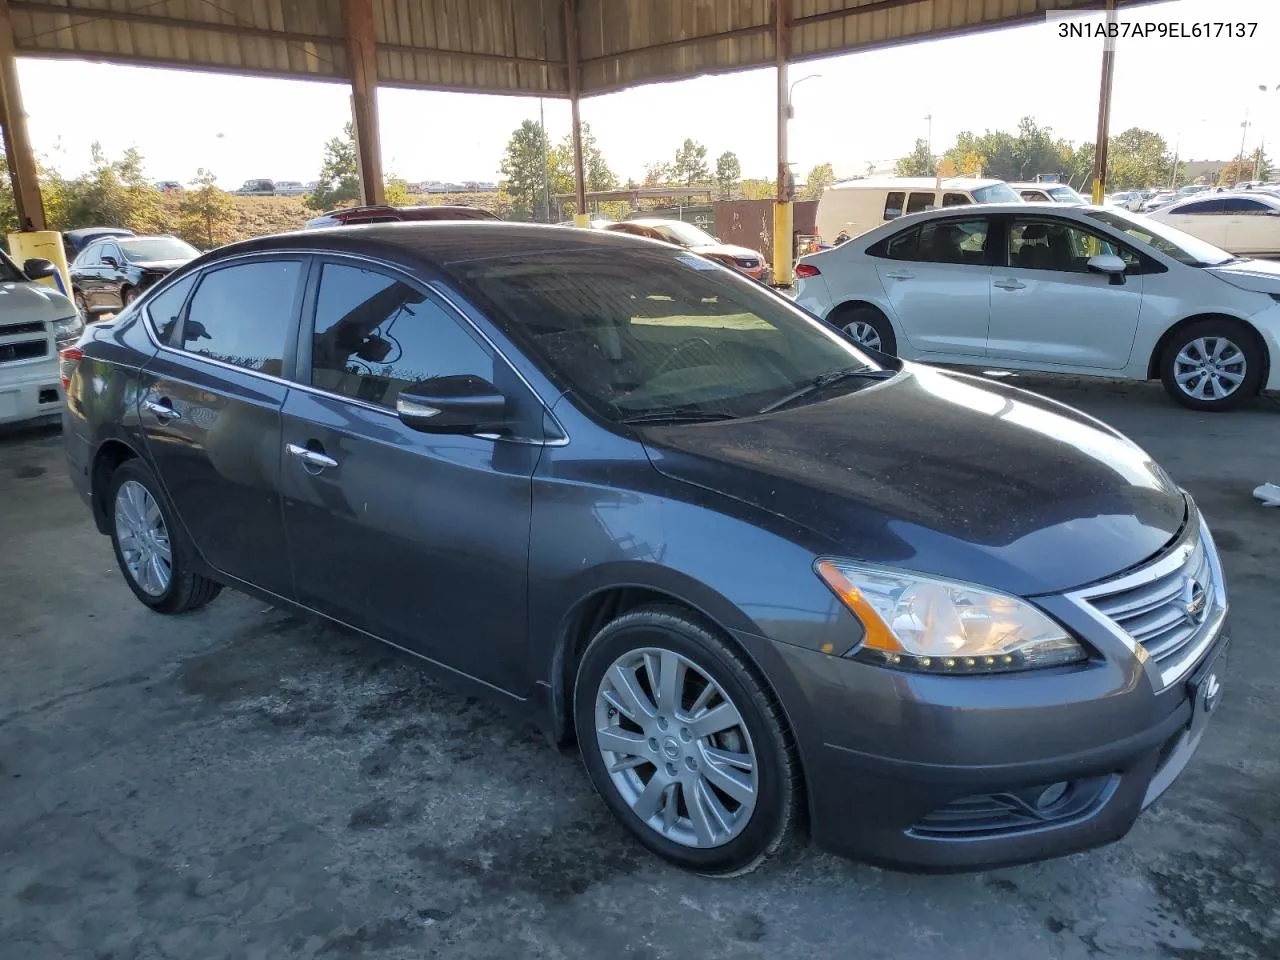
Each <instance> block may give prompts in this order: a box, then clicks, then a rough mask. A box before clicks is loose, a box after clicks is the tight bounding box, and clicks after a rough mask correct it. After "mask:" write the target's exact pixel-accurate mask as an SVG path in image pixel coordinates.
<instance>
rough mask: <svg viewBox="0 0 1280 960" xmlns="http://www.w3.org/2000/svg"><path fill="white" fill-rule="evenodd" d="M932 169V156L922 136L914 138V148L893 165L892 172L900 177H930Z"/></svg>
mask: <svg viewBox="0 0 1280 960" xmlns="http://www.w3.org/2000/svg"><path fill="white" fill-rule="evenodd" d="M933 170H934V157H933V154H932V153H930V152H929V144H928V142H927V141H926V140H925V139H924V138H923V137H921V138H920V139H918V140H916V145H915V148H914V149H913V150H912V151H911V152H910V153H909V154H907V155H906V156H905V157H903V158H902V159H901V160H899V161H898V163H897V165H896V166H895V167H894V173H896V174H897V175H898V176H900V177H932V176H933Z"/></svg>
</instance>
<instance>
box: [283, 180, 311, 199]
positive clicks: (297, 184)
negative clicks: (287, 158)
mask: <svg viewBox="0 0 1280 960" xmlns="http://www.w3.org/2000/svg"><path fill="white" fill-rule="evenodd" d="M275 189H276V196H278V197H300V196H302V195H303V194H304V193H306V192H307V188H306V187H305V186H303V183H302V181H301V180H277V181H275Z"/></svg>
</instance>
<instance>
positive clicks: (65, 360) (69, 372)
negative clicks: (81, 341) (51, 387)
mask: <svg viewBox="0 0 1280 960" xmlns="http://www.w3.org/2000/svg"><path fill="white" fill-rule="evenodd" d="M83 359H84V351H83V350H81V349H80V348H79V347H63V348H62V349H61V350H59V351H58V379H59V380H61V381H62V389H63V390H66V389H67V388H68V387H70V386H71V378H72V377H74V376H75V373H76V367H78V366H79V365H80V361H81V360H83Z"/></svg>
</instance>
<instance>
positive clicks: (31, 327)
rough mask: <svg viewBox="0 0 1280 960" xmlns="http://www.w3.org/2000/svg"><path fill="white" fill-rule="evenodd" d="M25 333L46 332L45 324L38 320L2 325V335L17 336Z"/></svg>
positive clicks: (0, 327)
mask: <svg viewBox="0 0 1280 960" xmlns="http://www.w3.org/2000/svg"><path fill="white" fill-rule="evenodd" d="M23 333H44V324H43V323H41V322H40V321H39V320H37V321H35V322H34V323H10V324H8V325H5V326H0V337H16V336H18V335H19V334H23Z"/></svg>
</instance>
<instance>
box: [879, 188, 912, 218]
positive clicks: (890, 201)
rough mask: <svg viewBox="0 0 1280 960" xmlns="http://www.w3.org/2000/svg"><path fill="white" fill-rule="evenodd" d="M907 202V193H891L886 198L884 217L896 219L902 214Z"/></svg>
mask: <svg viewBox="0 0 1280 960" xmlns="http://www.w3.org/2000/svg"><path fill="white" fill-rule="evenodd" d="M906 202H907V195H906V194H905V193H891V194H889V195H888V196H887V197H885V200H884V218H885V219H886V220H895V219H897V218H898V217H900V216H902V206H903V204H904V203H906Z"/></svg>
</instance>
